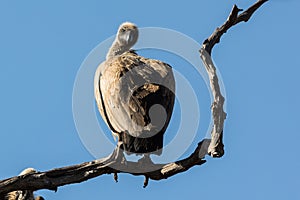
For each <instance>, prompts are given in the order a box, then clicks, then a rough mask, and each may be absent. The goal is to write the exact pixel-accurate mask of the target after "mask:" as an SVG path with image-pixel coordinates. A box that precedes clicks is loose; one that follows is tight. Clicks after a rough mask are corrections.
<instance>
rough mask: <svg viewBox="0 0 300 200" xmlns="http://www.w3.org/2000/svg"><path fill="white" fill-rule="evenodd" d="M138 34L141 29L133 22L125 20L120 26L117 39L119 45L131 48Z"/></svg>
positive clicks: (127, 48)
mask: <svg viewBox="0 0 300 200" xmlns="http://www.w3.org/2000/svg"><path fill="white" fill-rule="evenodd" d="M138 36H139V30H138V28H137V26H136V25H135V24H133V23H131V22H125V23H123V24H121V25H120V27H119V30H118V33H117V40H118V42H119V45H121V46H122V47H123V48H126V50H129V49H130V48H131V47H132V46H133V45H134V44H135V43H136V41H137V39H138Z"/></svg>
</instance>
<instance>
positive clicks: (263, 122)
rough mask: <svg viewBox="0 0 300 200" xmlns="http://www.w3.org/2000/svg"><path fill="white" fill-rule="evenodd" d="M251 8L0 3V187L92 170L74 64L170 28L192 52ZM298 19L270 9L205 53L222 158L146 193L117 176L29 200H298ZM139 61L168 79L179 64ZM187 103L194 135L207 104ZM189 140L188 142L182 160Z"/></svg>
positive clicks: (290, 8)
mask: <svg viewBox="0 0 300 200" xmlns="http://www.w3.org/2000/svg"><path fill="white" fill-rule="evenodd" d="M253 2H254V1H251V2H249V1H248V0H247V1H246V0H236V1H232V0H229V1H226V2H225V1H224V2H220V1H217V0H212V1H196V0H194V1H189V2H187V1H184V2H178V3H177V2H176V3H175V2H174V1H168V0H166V1H148V2H145V3H143V2H141V1H128V2H123V3H120V2H117V1H106V2H104V1H103V2H101V1H88V2H87V1H76V0H75V1H74V0H73V1H68V0H66V1H51V2H50V1H48V2H41V1H33V0H29V1H26V2H25V1H23V2H21V1H19V2H17V1H7V0H3V1H1V2H0V24H1V29H0V30H1V31H0V55H1V59H0V91H1V99H0V102H1V103H0V110H1V112H0V121H1V126H0V132H1V139H0V155H1V157H0V162H1V166H0V179H4V178H8V177H11V176H14V175H17V174H18V173H19V172H20V171H22V170H23V169H24V168H26V167H34V168H36V169H38V170H39V171H45V170H49V169H51V168H54V167H62V166H67V165H72V164H77V163H81V162H85V161H90V160H93V159H95V158H94V157H93V156H92V155H91V154H90V153H89V151H88V150H87V149H86V148H85V147H84V145H83V144H82V142H81V140H80V138H79V135H78V133H77V130H76V127H75V124H74V120H73V113H72V92H73V84H74V81H75V78H76V74H77V72H78V70H79V68H80V66H81V63H82V62H83V60H84V59H85V58H86V57H87V55H88V54H89V53H90V52H91V51H92V49H94V48H95V47H96V46H97V45H98V44H99V43H101V42H102V41H104V40H105V39H107V38H108V37H110V36H112V35H113V34H115V32H116V30H117V28H118V26H119V24H121V23H122V22H124V21H132V22H134V23H136V24H137V25H138V26H140V27H149V26H155V27H164V28H170V29H174V30H177V31H179V32H182V33H184V34H186V35H188V36H189V37H191V38H193V39H195V40H196V41H198V42H199V43H202V41H203V40H204V39H205V38H206V37H208V36H209V35H210V34H211V33H212V31H213V30H214V29H215V28H216V27H217V26H219V25H221V24H222V23H223V22H224V20H225V19H226V18H227V16H228V14H229V12H230V10H231V8H232V5H233V4H234V3H236V4H238V5H239V7H241V8H247V7H248V6H250V5H251V4H252V3H253ZM299 8H300V2H299V1H296V0H286V1H284V0H271V1H269V2H268V3H266V4H265V5H264V6H263V7H262V8H261V9H259V10H258V11H257V12H256V13H255V14H254V16H253V18H252V19H251V20H250V21H249V22H248V23H243V24H239V25H238V26H236V27H234V28H232V29H231V30H230V31H228V33H226V34H225V35H224V37H223V38H222V40H221V43H220V44H218V45H217V46H215V48H214V50H213V59H214V61H215V63H216V65H217V67H218V69H219V70H220V73H221V74H222V77H223V81H224V85H225V87H226V93H227V99H226V101H227V113H228V118H227V120H226V125H225V131H224V134H225V137H224V142H225V150H226V154H225V156H224V157H223V158H221V159H211V158H207V160H208V162H207V163H206V164H204V165H202V166H200V167H194V168H193V169H191V170H189V171H188V172H185V173H182V174H179V175H176V176H174V177H171V178H169V179H167V180H163V181H159V182H156V181H151V182H150V184H149V186H148V188H147V189H143V188H142V184H143V177H134V176H131V175H124V174H121V175H120V176H119V183H117V184H116V183H114V181H113V178H112V176H110V175H105V176H101V177H98V178H95V179H92V180H89V181H87V182H84V183H81V184H74V185H69V186H64V187H61V188H59V190H58V192H57V193H54V192H51V191H46V190H41V191H37V192H36V193H37V194H40V195H42V196H44V197H45V198H46V199H51V200H55V199H57V200H60V199H61V200H62V199H74V200H77V199H86V198H95V199H100V198H125V199H127V198H129V196H130V198H131V199H140V198H143V199H145V200H147V199H153V198H158V197H164V198H166V197H167V198H174V199H181V198H203V199H206V198H210V199H219V198H220V197H222V198H223V199H246V200H247V199H249V200H250V199H251V200H252V199H274V200H275V199H299V198H300V192H299V188H298V186H299V185H300V181H299V180H300V179H299V178H300V173H299V168H300V159H299V155H298V154H299V148H298V141H299V140H300V135H299V130H298V127H297V126H298V125H299V122H300V118H299V112H300V106H299V102H300V94H299V92H298V91H299V89H297V88H298V86H299V85H300V79H299V74H300V70H299V66H300V62H299V59H298V53H299V51H298V47H299V45H300V40H299V38H298V36H299V35H300V27H299V25H298V24H299V23H298V19H299V11H298V10H299ZM141 53H145V54H146V55H153V56H158V57H160V58H162V59H164V60H165V61H166V62H169V63H172V66H173V67H174V68H175V69H179V70H180V69H182V68H180V67H181V66H182V65H184V61H178V62H177V60H176V59H175V58H173V57H172V56H170V55H168V54H167V53H163V52H162V53H161V54H160V53H159V52H154V53H153V52H152V53H151V52H150V53H149V52H141ZM168 59H170V60H168ZM183 71H185V70H183ZM188 74H189V73H188V72H187V74H186V75H187V76H188ZM191 74H192V73H191ZM191 76H192V75H191ZM187 78H189V77H187ZM191 79H192V80H193V83H195V80H196V78H195V77H192V78H191ZM201 81H202V80H199V84H203V83H201ZM202 82H203V81H202ZM177 84H180V83H177ZM195 87H196V88H197V87H198V86H195ZM199 88H202V87H201V86H199ZM199 92H200V93H199V95H200V96H201V95H202V94H203V96H202V98H203V100H201V102H203V105H202V104H201V105H202V106H201V121H200V126H201V127H202V126H203V127H204V128H200V130H202V132H203V131H206V128H207V124H208V122H209V95H208V94H207V89H205V87H203V91H199ZM205 111H206V112H205ZM179 113H180V112H176V113H175V114H176V116H177V115H179ZM172 127H176V123H173V124H172V123H171V124H170V129H172ZM166 134H167V133H166ZM199 134H203V133H199ZM201 137H202V136H196V140H195V141H194V142H193V144H192V146H191V147H190V149H189V150H188V152H186V155H188V154H189V153H191V152H192V151H193V148H194V147H195V146H193V145H196V143H197V140H198V139H200V138H201ZM99 145H101V141H99Z"/></svg>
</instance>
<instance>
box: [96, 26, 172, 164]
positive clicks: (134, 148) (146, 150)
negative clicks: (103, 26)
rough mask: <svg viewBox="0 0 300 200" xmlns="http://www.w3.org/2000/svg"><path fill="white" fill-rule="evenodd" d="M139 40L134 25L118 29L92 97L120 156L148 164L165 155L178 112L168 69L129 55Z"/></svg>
mask: <svg viewBox="0 0 300 200" xmlns="http://www.w3.org/2000/svg"><path fill="white" fill-rule="evenodd" d="M138 35H139V31H138V27H137V26H136V25H135V24H133V23H130V22H125V23H123V24H121V25H120V27H119V29H118V32H117V34H116V38H115V40H114V42H113V44H112V46H111V47H110V49H109V51H108V53H107V55H106V60H105V61H104V62H103V63H101V64H100V65H99V67H98V68H97V70H96V73H95V78H94V94H95V99H96V103H97V107H98V110H99V112H100V115H101V117H102V118H103V120H104V121H105V123H106V124H107V125H108V127H109V128H110V130H111V131H112V135H113V136H114V138H115V139H117V141H118V145H117V148H118V149H119V150H120V151H122V154H123V151H124V152H125V153H126V154H127V155H130V154H135V155H142V156H143V158H147V159H150V155H151V154H155V155H161V154H162V149H163V139H164V138H163V137H164V133H165V132H166V129H167V127H168V124H169V122H170V119H171V115H172V111H173V106H174V100H175V79H174V74H173V71H172V67H171V66H170V65H168V64H167V63H164V62H162V61H159V60H155V59H150V58H145V57H142V56H139V55H138V54H137V53H136V51H134V50H132V49H131V48H132V47H133V45H134V44H135V43H136V42H137V40H138ZM162 39H163V38H162ZM123 156H124V155H123ZM150 160H151V159H150Z"/></svg>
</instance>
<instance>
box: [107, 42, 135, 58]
mask: <svg viewBox="0 0 300 200" xmlns="http://www.w3.org/2000/svg"><path fill="white" fill-rule="evenodd" d="M129 49H130V47H129V46H126V45H120V43H119V42H118V41H117V40H115V41H114V43H113V44H112V46H111V47H110V49H109V51H108V53H107V55H106V60H108V59H109V58H113V57H115V56H118V55H121V54H122V53H124V52H126V51H128V50H129Z"/></svg>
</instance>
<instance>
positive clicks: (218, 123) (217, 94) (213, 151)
mask: <svg viewBox="0 0 300 200" xmlns="http://www.w3.org/2000/svg"><path fill="white" fill-rule="evenodd" d="M267 1H268V0H258V1H257V2H256V3H255V4H253V5H252V6H251V7H249V8H248V9H247V10H245V11H244V12H242V13H241V14H239V12H240V11H242V9H239V8H238V7H237V6H236V5H234V6H233V8H232V11H231V13H230V15H229V17H228V18H227V20H226V22H225V23H224V24H223V25H222V26H221V27H218V28H217V29H216V30H215V31H214V32H213V34H212V35H211V36H210V37H209V38H207V39H206V40H205V41H204V42H203V44H202V48H201V49H200V57H201V59H202V61H203V63H204V65H205V67H206V71H207V73H208V76H209V80H210V87H211V90H212V93H213V98H214V101H213V103H212V106H211V110H212V116H213V120H214V125H213V129H212V131H211V144H210V146H209V148H208V154H209V155H210V156H212V157H222V156H223V155H224V145H223V129H224V121H225V119H226V113H225V112H224V109H223V105H224V102H225V98H224V97H223V95H222V93H221V90H220V86H219V81H218V76H217V73H216V67H215V65H214V63H213V61H212V59H211V51H212V49H213V47H214V46H215V44H217V43H219V42H220V38H221V37H222V35H223V34H224V33H226V32H227V30H229V29H230V28H231V27H233V26H234V25H236V24H238V23H240V22H242V21H244V22H247V21H248V20H249V19H250V18H251V16H252V15H253V13H254V12H255V11H256V10H257V9H258V8H259V7H260V6H261V5H262V4H264V3H265V2H267Z"/></svg>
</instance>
